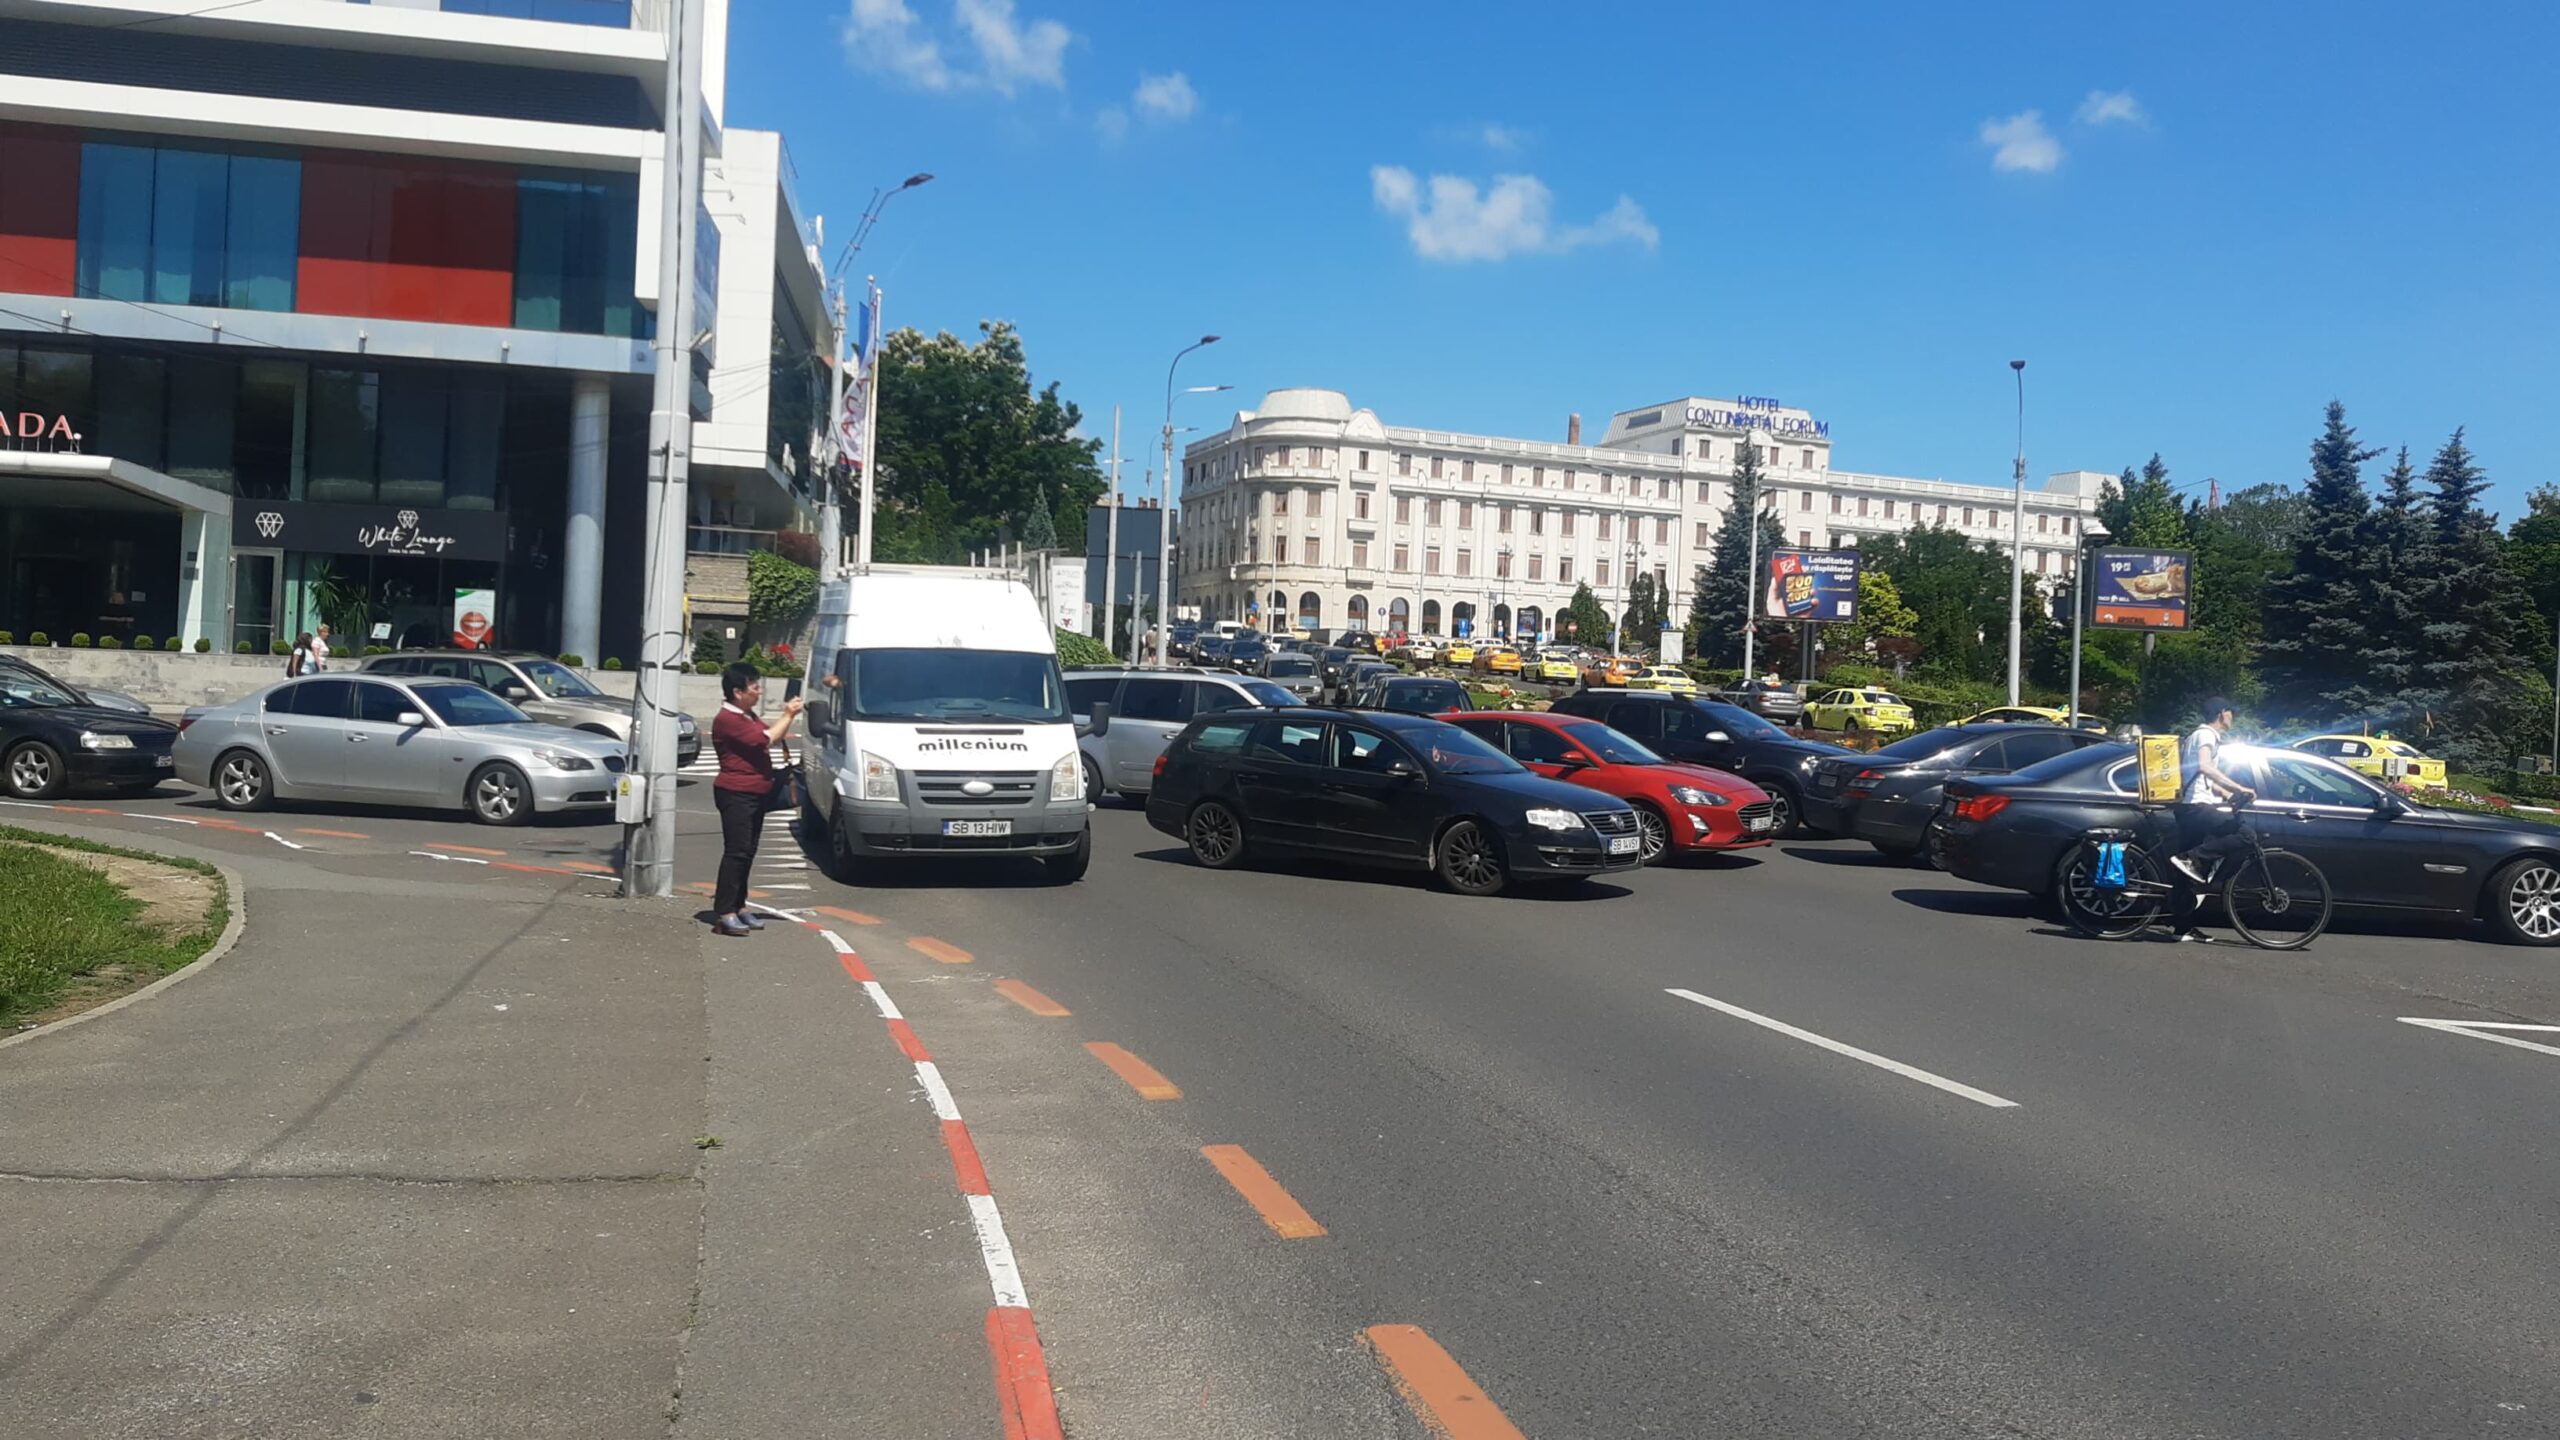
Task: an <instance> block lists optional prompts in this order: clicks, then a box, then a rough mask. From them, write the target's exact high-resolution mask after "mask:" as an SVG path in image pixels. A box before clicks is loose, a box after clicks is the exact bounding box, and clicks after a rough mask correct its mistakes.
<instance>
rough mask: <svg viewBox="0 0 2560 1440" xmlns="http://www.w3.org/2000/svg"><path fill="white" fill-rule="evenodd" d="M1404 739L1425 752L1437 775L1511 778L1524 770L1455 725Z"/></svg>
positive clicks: (1515, 762) (1443, 726) (1515, 761)
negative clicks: (1507, 776) (1503, 776)
mask: <svg viewBox="0 0 2560 1440" xmlns="http://www.w3.org/2000/svg"><path fill="white" fill-rule="evenodd" d="M1452 688H1455V687H1452ZM1404 739H1405V743H1407V744H1409V745H1411V746H1412V747H1413V748H1414V749H1416V750H1419V751H1421V752H1422V758H1423V759H1424V760H1425V761H1427V762H1429V764H1430V766H1431V769H1432V772H1433V773H1434V774H1439V775H1511V774H1516V773H1519V772H1520V771H1521V770H1522V769H1523V768H1524V767H1523V766H1522V765H1521V764H1520V762H1519V761H1517V760H1514V759H1512V758H1511V757H1510V756H1508V755H1505V754H1503V753H1502V752H1501V751H1499V750H1496V749H1494V748H1493V747H1492V746H1491V745H1488V744H1486V743H1485V742H1484V741H1482V740H1480V739H1478V738H1476V737H1475V736H1473V735H1470V734H1468V733H1467V732H1466V731H1464V730H1461V729H1459V728H1458V727H1457V726H1455V725H1435V726H1433V727H1432V728H1431V730H1430V731H1429V733H1427V734H1414V733H1408V734H1407V735H1406V736H1405V737H1404Z"/></svg>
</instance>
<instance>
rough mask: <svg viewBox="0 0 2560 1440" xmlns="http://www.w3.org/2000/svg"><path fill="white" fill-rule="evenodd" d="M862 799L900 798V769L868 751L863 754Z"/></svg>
mask: <svg viewBox="0 0 2560 1440" xmlns="http://www.w3.org/2000/svg"><path fill="white" fill-rule="evenodd" d="M862 798H863V799H865V800H895V799H897V798H898V767H897V766H895V765H892V764H890V763H889V762H888V761H886V760H883V759H881V758H880V757H879V756H877V755H874V754H872V753H871V752H870V751H868V750H865V751H863V752H862Z"/></svg>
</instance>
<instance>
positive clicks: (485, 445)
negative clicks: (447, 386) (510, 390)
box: [444, 371, 507, 510]
mask: <svg viewBox="0 0 2560 1440" xmlns="http://www.w3.org/2000/svg"><path fill="white" fill-rule="evenodd" d="M506 429H507V391H506V382H505V381H504V380H503V379H502V378H501V377H499V376H496V375H491V374H486V373H480V372H472V371H463V372H461V373H458V374H456V375H455V376H454V377H453V409H452V412H451V417H450V419H449V421H448V422H447V424H446V427H445V467H444V503H445V504H446V505H447V506H449V507H451V508H453V509H456V510H495V509H496V508H498V464H499V454H500V452H501V450H502V449H503V447H504V446H505V444H506Z"/></svg>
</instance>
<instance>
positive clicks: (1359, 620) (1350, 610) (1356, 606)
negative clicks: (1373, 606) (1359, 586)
mask: <svg viewBox="0 0 2560 1440" xmlns="http://www.w3.org/2000/svg"><path fill="white" fill-rule="evenodd" d="M1343 614H1345V615H1346V616H1348V617H1349V618H1350V624H1351V628H1352V629H1354V630H1366V629H1368V628H1369V597H1368V596H1366V595H1354V596H1352V597H1351V603H1350V604H1349V605H1348V606H1346V607H1345V608H1344V610H1343Z"/></svg>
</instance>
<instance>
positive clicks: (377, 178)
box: [298, 152, 516, 325]
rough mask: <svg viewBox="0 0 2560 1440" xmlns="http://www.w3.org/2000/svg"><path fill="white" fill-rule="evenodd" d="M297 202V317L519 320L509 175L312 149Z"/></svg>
mask: <svg viewBox="0 0 2560 1440" xmlns="http://www.w3.org/2000/svg"><path fill="white" fill-rule="evenodd" d="M302 194H303V200H302V257H301V264H300V267H299V270H300V274H299V282H300V283H299V301H298V303H299V306H300V308H301V309H303V310H306V311H312V312H316V313H320V314H329V315H364V316H373V317H379V318H382V319H386V320H436V321H444V322H446V323H450V324H457V325H506V324H510V323H512V322H513V320H514V316H515V237H516V182H515V174H514V172H513V171H510V170H508V169H506V168H504V167H501V166H491V165H470V164H460V163H455V162H449V161H434V160H421V159H410V158H405V157H404V158H401V159H391V158H388V157H374V156H363V155H336V154H326V153H321V152H312V153H309V154H306V155H305V156H304V158H303V178H302Z"/></svg>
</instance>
